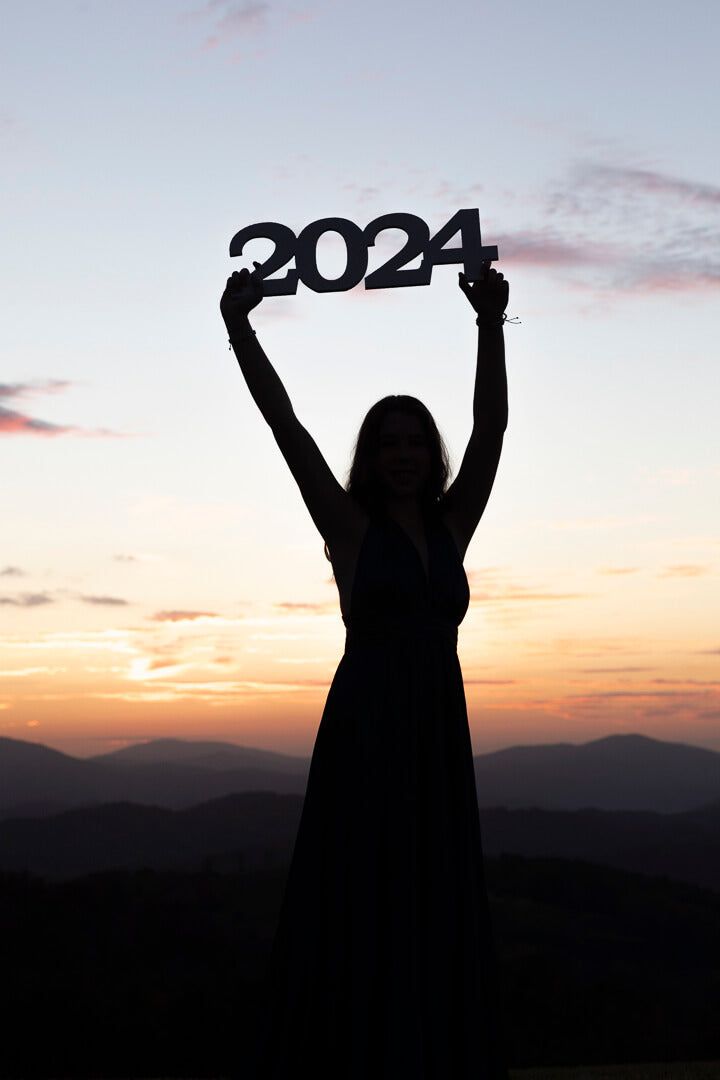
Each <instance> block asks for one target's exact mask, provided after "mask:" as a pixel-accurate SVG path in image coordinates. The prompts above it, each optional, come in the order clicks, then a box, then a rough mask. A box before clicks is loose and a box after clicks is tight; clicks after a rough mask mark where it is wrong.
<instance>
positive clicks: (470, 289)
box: [458, 262, 510, 321]
mask: <svg viewBox="0 0 720 1080" xmlns="http://www.w3.org/2000/svg"><path fill="white" fill-rule="evenodd" d="M458 285H459V286H460V288H461V289H462V291H463V292H464V293H465V295H466V296H467V298H468V300H469V301H470V303H471V304H472V306H473V307H474V309H475V311H477V313H478V315H480V316H481V317H482V318H483V319H488V321H492V320H493V319H499V318H500V316H501V315H502V313H503V312H504V311H505V308H506V307H507V303H508V297H509V295H510V286H509V284H508V282H507V281H506V280H505V278H504V277H503V275H502V274H500V273H498V271H497V270H493V269H492V268H491V266H490V263H489V262H486V263H483V264H482V273H481V275H480V277H479V278H478V280H477V281H475V282H474V283H473V284H472V285H471V284H470V283H469V281H468V279H467V277H466V276H465V274H464V273H463V272H462V271H460V273H459V274H458Z"/></svg>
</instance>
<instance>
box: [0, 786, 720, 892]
mask: <svg viewBox="0 0 720 1080" xmlns="http://www.w3.org/2000/svg"><path fill="white" fill-rule="evenodd" d="M302 804H303V798H302V796H300V795H275V794H272V793H266V792H249V793H247V794H244V795H228V796H226V797H225V798H222V799H215V800H213V801H211V802H208V803H202V804H201V805H199V806H194V807H191V808H189V809H186V810H167V809H164V808H162V807H157V806H139V805H135V804H133V803H115V804H108V805H102V806H96V807H86V808H83V809H77V810H68V811H65V812H64V813H62V814H58V815H55V816H52V817H48V818H37V819H34V818H27V819H20V820H9V821H2V822H0V869H2V870H12V871H22V870H27V871H30V872H32V873H35V874H40V875H43V876H48V877H53V878H68V877H74V876H77V875H79V874H87V873H92V872H94V871H100V870H112V869H129V870H134V869H141V868H142V867H150V868H152V869H155V870H169V869H183V870H199V869H201V868H202V867H206V868H209V867H212V868H214V869H215V870H217V871H219V872H230V873H232V872H235V871H238V870H242V869H245V870H257V869H263V868H270V867H280V866H283V865H286V864H287V863H288V862H289V859H290V856H291V854H292V849H293V845H294V842H295V835H296V832H297V827H298V824H299V821H300V813H301V810H302ZM480 820H481V826H482V841H483V850H484V853H485V855H486V856H488V855H498V854H501V853H503V852H514V853H517V854H521V855H527V856H559V857H564V858H579V859H585V860H588V861H591V862H597V863H603V864H607V865H610V866H615V867H618V868H622V869H626V870H633V871H637V872H643V873H647V874H664V875H666V876H668V877H671V878H676V879H678V880H680V881H686V882H690V883H693V884H696V885H702V886H705V887H708V888H714V889H717V890H719V891H720V804H713V805H711V806H708V807H706V808H704V809H702V810H701V809H698V810H694V811H689V812H686V813H682V814H655V813H646V812H624V811H614V812H613V811H603V810H573V811H553V810H506V809H505V808H504V807H483V808H482V809H481V811H480Z"/></svg>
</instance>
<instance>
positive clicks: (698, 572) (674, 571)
mask: <svg viewBox="0 0 720 1080" xmlns="http://www.w3.org/2000/svg"><path fill="white" fill-rule="evenodd" d="M711 573H712V570H711V569H710V567H709V566H702V565H700V564H699V563H683V564H680V565H676V566H666V567H665V569H664V570H661V571H660V573H659V574H658V575H657V576H658V577H664V578H667V577H681V578H688V577H702V576H703V575H704V574H711Z"/></svg>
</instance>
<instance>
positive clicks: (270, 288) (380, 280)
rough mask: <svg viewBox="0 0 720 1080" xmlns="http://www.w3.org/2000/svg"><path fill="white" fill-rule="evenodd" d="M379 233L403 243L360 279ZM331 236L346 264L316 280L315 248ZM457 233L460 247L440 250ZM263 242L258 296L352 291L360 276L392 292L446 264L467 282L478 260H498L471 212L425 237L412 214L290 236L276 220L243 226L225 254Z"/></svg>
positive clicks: (332, 224)
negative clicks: (268, 249) (266, 248)
mask: <svg viewBox="0 0 720 1080" xmlns="http://www.w3.org/2000/svg"><path fill="white" fill-rule="evenodd" d="M384 229H400V230H402V232H404V233H406V235H407V241H406V243H405V244H404V245H403V247H402V248H401V249H400V251H398V252H396V253H395V255H393V256H391V258H389V259H388V260H387V262H385V263H383V265H382V266H380V267H378V269H377V270H374V271H373V272H372V273H371V274H368V275H367V277H365V274H366V271H367V265H368V249H369V248H370V247H372V246H373V245H374V243H375V240H376V239H377V237H378V235H379V234H380V233H381V232H382V231H383V230H384ZM326 232H336V233H339V234H340V236H342V238H343V240H344V241H345V246H346V248H347V264H346V266H345V270H344V271H343V273H342V274H341V275H340V277H338V278H333V279H328V278H325V277H323V276H322V274H321V273H320V271H319V270H318V265H317V244H318V240H319V239H320V237H321V236H322V235H323V233H326ZM458 232H459V233H460V238H461V240H460V247H453V248H446V247H445V244H446V243H447V242H448V240H451V239H452V237H453V236H455V234H456V233H458ZM258 239H267V240H272V241H273V242H274V244H275V250H274V251H273V253H272V255H271V256H270V258H269V259H267V261H266V262H264V263H263V264H262V266H261V267H260V269H259V271H258V272H259V274H260V277H261V278H263V279H264V280H263V295H264V296H291V295H294V294H295V293H296V292H297V287H298V281H302V283H303V285H305V286H307V288H308V289H312V290H313V291H314V292H344V291H345V290H346V289H353V288H354V287H355V286H356V285H358V284H359V283H360V282H361V281H362V279H363V278H364V277H365V288H366V289H393V288H398V287H399V286H404V285H429V284H430V278H431V276H432V271H433V267H434V266H440V265H445V264H447V263H463V264H464V268H465V274H466V276H467V277H468V279H469V280H470V281H475V280H477V278H478V277H480V273H481V264H482V263H483V262H488V261H490V262H492V261H494V260H496V259H497V257H498V250H497V247H494V246H493V247H483V246H482V242H481V239H480V215H479V213H478V210H477V209H474V210H458V211H457V213H455V214H453V216H452V217H451V218H450V220H449V221H448V222H446V224H445V225H443V227H442V228H441V229H440V230H439V231H438V232H436V233H435V235H434V236H433V237H431V236H430V229H429V228H428V226H427V225H426V223H425V222H424V221H423V219H422V218H419V217H417V216H416V215H415V214H383V216H382V217H378V218H375V220H374V221H371V222H370V224H369V225H366V226H365V228H364V229H361V228H359V226H357V225H355V224H354V223H353V222H352V221H348V219H347V218H340V217H327V218H320V219H319V220H318V221H313V222H312V223H311V224H310V225H306V226H305V228H304V229H303V230H302V232H301V233H300V235H299V236H296V235H295V233H294V232H293V231H292V229H289V228H288V226H287V225H281V224H279V222H276V221H262V222H259V223H258V224H257V225H247V226H246V227H245V228H244V229H241V230H240V232H237V233H235V235H234V236H233V238H232V240H231V241H230V255H231V256H235V255H242V253H243V249H244V247H245V245H246V244H247V243H249V242H250V241H251V240H258ZM418 255H422V256H423V258H422V262H421V263H420V266H418V267H417V268H414V269H412V270H403V269H402V267H403V266H405V264H406V263H409V262H411V260H413V259H416V258H417V257H418ZM293 256H295V267H296V269H294V270H288V272H287V273H286V274H285V276H284V277H281V278H273V279H272V280H266V279H267V278H268V277H269V275H270V274H273V273H274V272H275V271H276V270H280V269H281V268H282V267H283V266H285V264H286V263H288V262H289V261H290V259H292V257H293Z"/></svg>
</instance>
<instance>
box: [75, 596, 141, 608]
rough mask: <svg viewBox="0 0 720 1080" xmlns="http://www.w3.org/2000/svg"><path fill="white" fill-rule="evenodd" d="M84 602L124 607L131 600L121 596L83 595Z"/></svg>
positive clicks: (101, 605)
mask: <svg viewBox="0 0 720 1080" xmlns="http://www.w3.org/2000/svg"><path fill="white" fill-rule="evenodd" d="M80 599H81V600H82V602H83V604H98V605H99V606H100V607H124V606H125V605H126V604H128V603H129V602H130V601H129V600H123V599H121V598H120V597H119V596H81V597H80Z"/></svg>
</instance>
